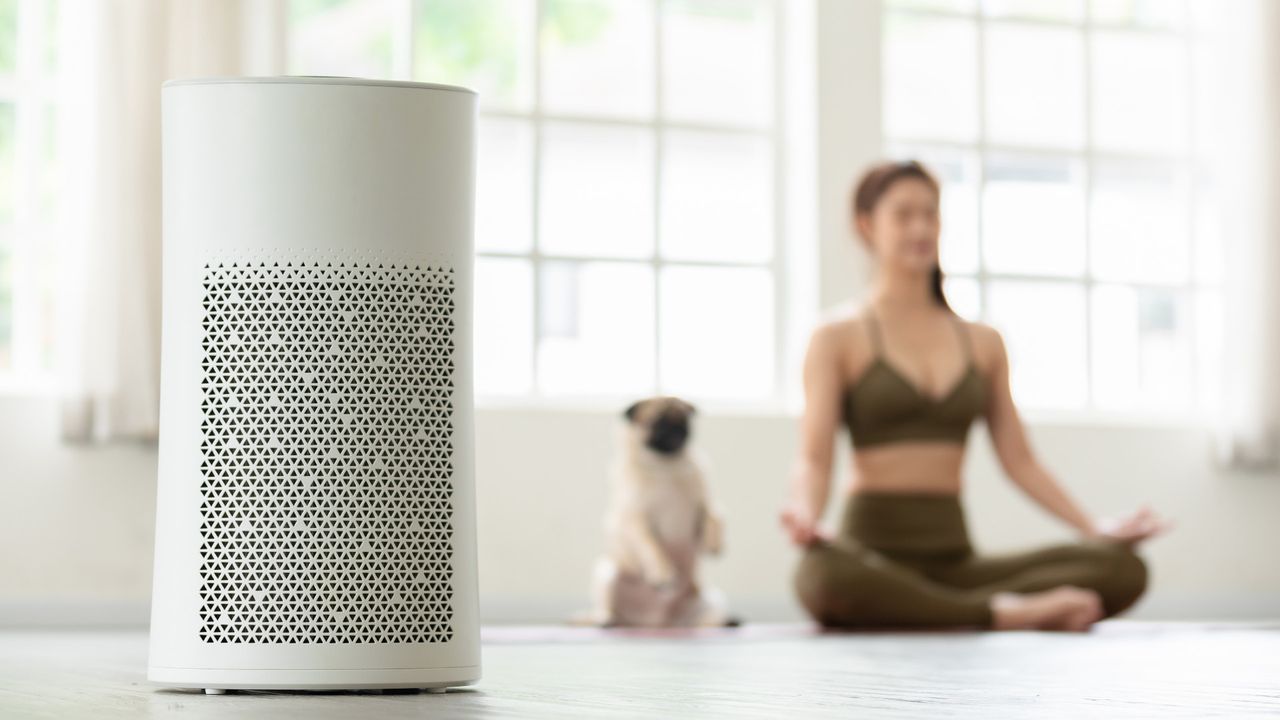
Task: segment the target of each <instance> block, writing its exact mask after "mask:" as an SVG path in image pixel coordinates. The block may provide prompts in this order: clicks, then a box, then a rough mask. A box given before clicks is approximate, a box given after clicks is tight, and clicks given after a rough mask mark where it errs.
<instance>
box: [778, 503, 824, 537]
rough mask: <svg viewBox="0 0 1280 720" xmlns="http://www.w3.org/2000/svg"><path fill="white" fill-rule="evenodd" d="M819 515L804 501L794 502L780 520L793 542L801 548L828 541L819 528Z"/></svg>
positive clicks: (785, 509) (783, 512) (785, 510)
mask: <svg viewBox="0 0 1280 720" xmlns="http://www.w3.org/2000/svg"><path fill="white" fill-rule="evenodd" d="M816 515H817V513H815V512H814V511H813V508H812V507H810V505H809V503H807V502H805V501H803V500H793V501H791V503H790V504H788V505H787V506H786V507H785V508H783V509H782V514H781V515H780V517H779V519H780V520H781V522H782V527H783V528H785V529H786V531H787V534H788V535H790V536H791V542H793V543H795V544H796V545H800V546H807V545H810V544H812V543H813V542H815V541H819V540H827V539H829V538H828V537H827V534H826V533H825V532H823V531H822V529H821V528H819V527H818V518H817V517H816Z"/></svg>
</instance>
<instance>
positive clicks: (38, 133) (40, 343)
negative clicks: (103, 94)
mask: <svg viewBox="0 0 1280 720" xmlns="http://www.w3.org/2000/svg"><path fill="white" fill-rule="evenodd" d="M56 8H57V5H56V3H54V2H21V1H20V0H0V388H5V389H8V388H17V387H22V388H30V387H34V386H37V385H41V384H47V383H48V380H49V375H50V373H51V372H52V364H53V359H52V345H53V341H52V336H53V332H54V326H55V320H54V315H53V288H54V280H55V277H54V272H53V267H54V261H55V260H56V253H55V252H54V238H55V237H56V235H55V232H54V223H55V219H56V217H57V212H56V210H55V198H56V191H57V187H56V176H57V147H56V141H55V139H56V134H55V132H54V131H55V123H56V122H57V118H58V112H57V106H56V98H55V97H54V96H53V93H52V91H51V88H53V87H54V84H53V83H52V82H51V78H52V76H53V74H54V60H55V54H54V43H53V40H54V26H55V20H56Z"/></svg>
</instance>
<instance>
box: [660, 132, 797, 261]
mask: <svg viewBox="0 0 1280 720" xmlns="http://www.w3.org/2000/svg"><path fill="white" fill-rule="evenodd" d="M663 137H664V145H663V157H662V233H661V237H662V254H663V255H664V256H665V257H667V258H676V259H681V260H723V261H740V262H767V261H768V260H769V258H770V257H771V256H772V254H773V233H774V228H773V205H774V203H773V170H772V168H773V162H772V158H771V157H770V149H771V147H770V144H769V142H768V141H767V140H765V139H764V138H761V137H758V136H756V135H738V134H730V133H712V132H697V131H684V130H670V131H667V132H666V133H665V134H664V136H663Z"/></svg>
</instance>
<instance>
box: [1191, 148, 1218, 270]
mask: <svg viewBox="0 0 1280 720" xmlns="http://www.w3.org/2000/svg"><path fill="white" fill-rule="evenodd" d="M1195 201H1196V222H1195V230H1194V233H1195V259H1194V261H1193V272H1194V274H1195V279H1196V281H1197V282H1201V283H1209V284H1219V283H1221V282H1222V281H1223V279H1224V276H1225V273H1224V267H1223V266H1224V264H1225V262H1226V251H1225V247H1226V245H1225V243H1226V241H1225V240H1224V238H1223V237H1222V225H1223V222H1224V218H1223V215H1222V200H1221V198H1220V196H1219V190H1218V187H1217V183H1214V182H1213V181H1212V179H1210V177H1209V175H1208V174H1207V172H1205V171H1201V172H1200V174H1199V177H1198V178H1197V185H1196V193H1195Z"/></svg>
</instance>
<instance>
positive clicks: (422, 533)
mask: <svg viewBox="0 0 1280 720" xmlns="http://www.w3.org/2000/svg"><path fill="white" fill-rule="evenodd" d="M161 98H162V101H161V106H162V113H161V114H162V136H163V141H162V145H163V212H164V219H163V234H164V261H163V301H164V304H163V313H162V314H163V324H162V343H161V345H162V350H161V398H160V422H161V430H160V440H159V479H158V488H157V504H156V545H155V570H154V573H155V577H154V590H153V597H152V609H151V639H150V658H149V668H148V679H149V680H151V681H153V682H155V683H158V684H161V685H166V686H178V687H189V688H203V689H205V691H206V692H209V693H211V694H216V693H221V692H223V691H225V690H227V689H360V688H420V689H426V690H429V691H434V692H443V691H444V690H445V688H447V687H450V686H457V685H466V684H470V683H474V682H475V681H476V680H477V679H478V678H479V677H480V643H479V617H478V598H477V593H478V570H477V564H476V563H477V558H476V538H475V535H476V532H475V488H474V476H473V418H472V406H473V401H472V394H473V389H472V362H471V349H472V302H471V297H472V275H473V252H472V243H473V241H472V228H473V207H474V186H475V116H476V94H475V92H473V91H471V90H469V89H466V88H461V87H452V86H448V85H438V84H427V83H410V82H393V81H380V80H364V79H354V78H337V77H264V78H202V79H192V80H178V81H170V82H168V83H165V85H164V87H163V88H162V89H161Z"/></svg>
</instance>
